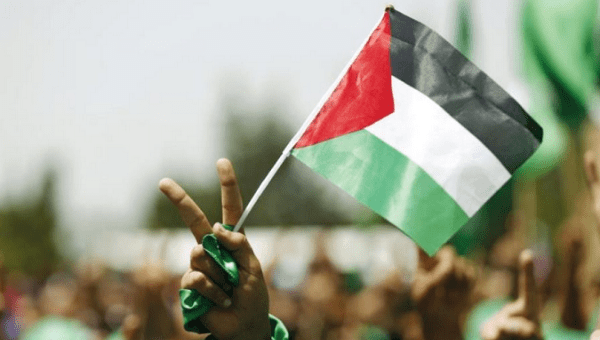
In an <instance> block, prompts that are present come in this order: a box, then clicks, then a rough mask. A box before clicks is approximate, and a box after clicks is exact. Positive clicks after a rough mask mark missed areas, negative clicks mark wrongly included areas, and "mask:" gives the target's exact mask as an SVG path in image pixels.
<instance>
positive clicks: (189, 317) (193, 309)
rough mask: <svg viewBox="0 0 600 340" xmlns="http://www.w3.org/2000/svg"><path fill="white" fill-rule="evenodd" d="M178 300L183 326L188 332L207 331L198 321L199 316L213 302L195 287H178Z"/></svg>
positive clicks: (212, 304)
mask: <svg viewBox="0 0 600 340" xmlns="http://www.w3.org/2000/svg"><path fill="white" fill-rule="evenodd" d="M179 301H180V303H181V311H182V313H183V328H184V329H185V330H186V331H188V332H194V333H199V334H203V333H208V330H207V329H206V328H205V327H204V325H203V324H202V322H200V317H201V316H202V315H203V314H204V313H206V312H207V311H208V310H209V309H210V308H211V307H212V306H214V303H213V302H212V301H210V300H209V299H207V298H205V297H204V296H202V295H200V293H198V291H197V290H195V289H180V290H179Z"/></svg>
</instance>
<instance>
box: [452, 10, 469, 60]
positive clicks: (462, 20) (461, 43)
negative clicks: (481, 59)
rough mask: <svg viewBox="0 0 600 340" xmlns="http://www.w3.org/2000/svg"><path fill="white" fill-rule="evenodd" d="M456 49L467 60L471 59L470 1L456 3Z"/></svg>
mask: <svg viewBox="0 0 600 340" xmlns="http://www.w3.org/2000/svg"><path fill="white" fill-rule="evenodd" d="M455 39H456V44H455V45H456V49H457V50H459V51H460V52H461V53H462V54H464V55H465V57H467V58H471V52H472V50H473V33H472V29H471V1H470V0H460V1H459V2H458V11H457V22H456V35H455Z"/></svg>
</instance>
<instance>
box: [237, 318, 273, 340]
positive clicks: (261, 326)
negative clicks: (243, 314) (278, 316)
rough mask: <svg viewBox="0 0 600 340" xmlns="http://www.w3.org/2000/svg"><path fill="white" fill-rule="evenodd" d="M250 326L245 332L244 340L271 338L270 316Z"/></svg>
mask: <svg viewBox="0 0 600 340" xmlns="http://www.w3.org/2000/svg"><path fill="white" fill-rule="evenodd" d="M248 328H249V329H248V331H247V332H244V336H243V337H242V340H271V325H270V323H269V317H268V316H267V317H265V318H264V320H262V321H261V322H259V323H257V324H254V325H251V326H250V327H248Z"/></svg>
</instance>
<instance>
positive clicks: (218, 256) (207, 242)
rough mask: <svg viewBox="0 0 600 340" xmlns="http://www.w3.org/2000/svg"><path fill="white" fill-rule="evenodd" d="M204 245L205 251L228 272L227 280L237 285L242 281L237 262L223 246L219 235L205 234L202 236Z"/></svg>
mask: <svg viewBox="0 0 600 340" xmlns="http://www.w3.org/2000/svg"><path fill="white" fill-rule="evenodd" d="M202 246H203V247H204V251H206V253H207V254H208V255H209V256H210V257H212V259H213V260H215V262H216V263H217V264H218V265H219V267H221V269H223V271H224V272H225V274H227V281H229V283H231V284H232V285H233V286H236V287H237V285H238V283H239V282H240V273H239V272H238V268H237V264H236V263H235V261H234V260H233V257H231V254H230V253H229V252H228V251H227V250H225V249H224V248H223V247H221V245H220V244H219V241H218V240H217V237H216V236H215V235H214V234H208V235H205V236H204V238H202Z"/></svg>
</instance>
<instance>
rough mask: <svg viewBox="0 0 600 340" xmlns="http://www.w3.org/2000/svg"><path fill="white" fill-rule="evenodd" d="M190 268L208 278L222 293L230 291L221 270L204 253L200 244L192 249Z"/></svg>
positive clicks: (229, 286)
mask: <svg viewBox="0 0 600 340" xmlns="http://www.w3.org/2000/svg"><path fill="white" fill-rule="evenodd" d="M190 267H191V268H192V269H193V270H196V271H200V272H203V273H204V274H205V275H208V277H209V278H210V279H211V280H213V281H214V282H216V283H217V284H218V285H219V287H221V288H222V289H223V290H224V291H226V292H228V291H230V290H231V285H229V283H228V282H227V279H226V275H225V273H224V272H223V269H221V267H219V266H218V265H217V263H216V262H215V260H213V259H212V258H211V257H210V256H209V255H208V254H207V253H206V251H204V247H203V246H202V245H201V244H198V245H196V246H195V247H194V248H193V249H192V253H191V256H190Z"/></svg>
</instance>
